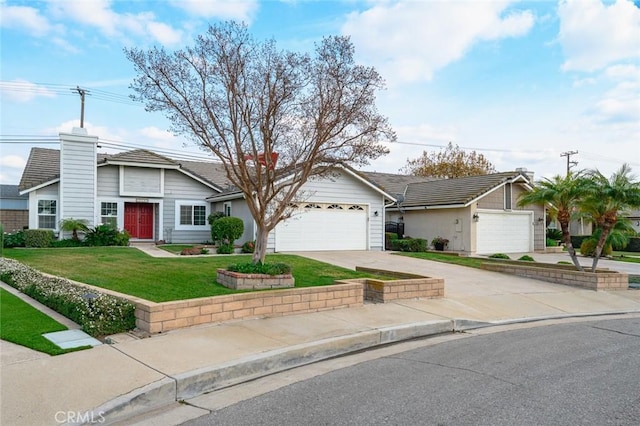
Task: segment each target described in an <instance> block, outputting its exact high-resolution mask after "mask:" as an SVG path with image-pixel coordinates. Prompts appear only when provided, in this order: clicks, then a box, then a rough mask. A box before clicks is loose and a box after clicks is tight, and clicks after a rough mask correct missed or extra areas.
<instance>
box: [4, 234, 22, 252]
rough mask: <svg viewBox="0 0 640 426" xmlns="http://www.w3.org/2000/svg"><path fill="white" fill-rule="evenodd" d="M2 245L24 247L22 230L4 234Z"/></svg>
mask: <svg viewBox="0 0 640 426" xmlns="http://www.w3.org/2000/svg"><path fill="white" fill-rule="evenodd" d="M3 246H4V247H5V248H13V247H24V231H18V232H16V233H13V234H4V241H3Z"/></svg>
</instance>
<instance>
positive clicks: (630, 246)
mask: <svg viewBox="0 0 640 426" xmlns="http://www.w3.org/2000/svg"><path fill="white" fill-rule="evenodd" d="M5 244H6V243H5ZM5 247H6V245H5ZM624 251H632V252H640V237H629V242H628V243H627V246H626V247H625V248H624Z"/></svg>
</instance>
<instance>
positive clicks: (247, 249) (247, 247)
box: [242, 241, 256, 253]
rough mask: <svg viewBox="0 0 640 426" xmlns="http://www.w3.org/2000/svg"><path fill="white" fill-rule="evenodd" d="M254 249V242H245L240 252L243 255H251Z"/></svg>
mask: <svg viewBox="0 0 640 426" xmlns="http://www.w3.org/2000/svg"><path fill="white" fill-rule="evenodd" d="M255 249H256V242H255V241H247V242H246V243H244V244H243V245H242V252H243V253H253V251H254V250H255Z"/></svg>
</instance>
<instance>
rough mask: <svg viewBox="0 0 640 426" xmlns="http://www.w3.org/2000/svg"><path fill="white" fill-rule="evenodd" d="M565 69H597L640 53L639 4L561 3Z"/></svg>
mask: <svg viewBox="0 0 640 426" xmlns="http://www.w3.org/2000/svg"><path fill="white" fill-rule="evenodd" d="M558 15H559V17H560V33H559V41H560V44H561V45H562V49H563V51H564V54H565V56H566V61H565V62H564V64H563V65H562V69H563V70H565V71H587V72H592V71H597V70H600V69H602V68H605V67H606V66H607V65H609V64H613V63H616V62H619V61H624V60H629V59H638V58H639V57H640V8H638V7H636V6H635V5H634V4H633V2H632V1H631V0H617V1H616V2H615V3H613V4H610V5H608V6H606V5H604V4H603V3H602V2H601V1H600V0H565V1H562V2H560V5H559V7H558Z"/></svg>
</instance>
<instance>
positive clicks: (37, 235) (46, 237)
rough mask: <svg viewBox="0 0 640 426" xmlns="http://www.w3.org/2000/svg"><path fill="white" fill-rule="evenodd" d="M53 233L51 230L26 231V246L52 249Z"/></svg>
mask: <svg viewBox="0 0 640 426" xmlns="http://www.w3.org/2000/svg"><path fill="white" fill-rule="evenodd" d="M53 238H54V235H53V231H51V230H49V229H26V230H25V231H24V246H25V247H36V248H45V247H51V243H52V242H53Z"/></svg>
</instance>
